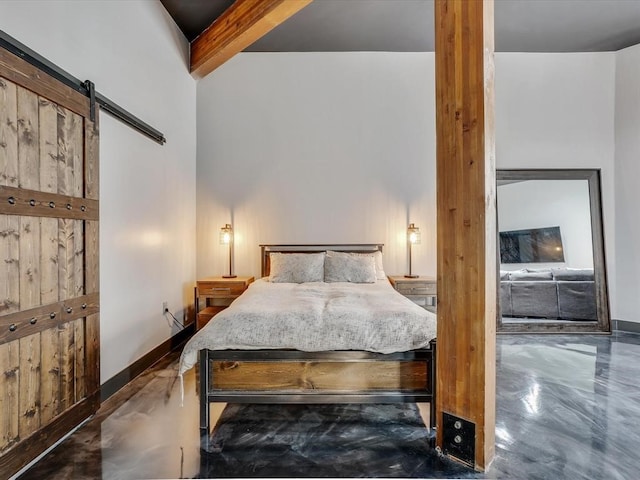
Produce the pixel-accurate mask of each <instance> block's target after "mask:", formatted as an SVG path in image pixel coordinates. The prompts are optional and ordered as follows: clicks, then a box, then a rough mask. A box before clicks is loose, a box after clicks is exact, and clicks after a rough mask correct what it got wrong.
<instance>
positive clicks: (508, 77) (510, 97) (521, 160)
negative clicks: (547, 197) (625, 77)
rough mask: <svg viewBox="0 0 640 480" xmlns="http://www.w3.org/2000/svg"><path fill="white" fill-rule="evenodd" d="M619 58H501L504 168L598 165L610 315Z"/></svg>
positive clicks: (499, 137)
mask: <svg viewBox="0 0 640 480" xmlns="http://www.w3.org/2000/svg"><path fill="white" fill-rule="evenodd" d="M615 55H616V54H615V53H614V52H604V53H550V54H549V53H498V54H496V85H495V89H496V165H497V168H499V169H519V168H520V169H522V168H599V169H601V182H602V185H601V191H602V204H603V224H604V231H605V253H606V258H607V260H608V261H607V272H608V282H609V294H610V304H611V313H612V316H613V318H619V317H618V309H617V305H616V302H615V298H616V268H617V262H616V261H615V259H616V257H615V255H614V254H615V243H616V230H615V229H616V210H615V188H614V182H615V173H614V152H615V144H614V109H615V59H616V57H615Z"/></svg>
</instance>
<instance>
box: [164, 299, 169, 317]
mask: <svg viewBox="0 0 640 480" xmlns="http://www.w3.org/2000/svg"><path fill="white" fill-rule="evenodd" d="M168 311H169V302H167V301H164V302H162V314H163V315H164V314H165V313H167V312H168Z"/></svg>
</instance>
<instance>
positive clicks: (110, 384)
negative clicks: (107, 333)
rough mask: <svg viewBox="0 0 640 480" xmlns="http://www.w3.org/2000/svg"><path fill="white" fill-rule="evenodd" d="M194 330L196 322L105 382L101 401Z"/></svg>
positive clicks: (168, 351) (173, 347)
mask: <svg viewBox="0 0 640 480" xmlns="http://www.w3.org/2000/svg"><path fill="white" fill-rule="evenodd" d="M194 330H195V322H194V323H191V324H190V325H187V326H186V327H185V329H184V330H181V331H179V332H178V333H176V334H175V335H174V336H173V337H171V338H169V339H167V340H165V341H164V342H162V343H161V344H160V345H158V346H157V347H156V348H154V349H153V350H151V351H150V352H149V353H147V354H146V355H144V356H142V357H140V358H139V359H138V360H136V361H135V362H133V363H132V364H131V365H129V366H128V367H127V368H125V369H124V370H122V371H121V372H119V373H117V374H115V375H114V376H113V377H111V378H110V379H109V380H107V381H106V382H104V383H103V384H102V386H101V389H100V390H101V391H100V401H101V402H104V401H105V400H106V399H108V398H109V397H111V396H112V395H113V394H114V393H116V392H117V391H118V390H120V389H121V388H122V387H124V386H125V385H126V384H127V383H129V382H130V381H131V380H133V379H134V378H136V377H137V376H138V375H140V374H141V373H142V372H144V371H145V370H146V369H147V368H149V367H150V366H152V365H153V364H154V363H156V362H157V361H158V360H160V359H161V358H162V357H164V356H165V355H167V354H168V353H170V352H171V351H173V350H174V349H176V348H177V347H179V346H180V345H181V344H182V343H184V342H185V341H186V340H187V339H188V338H189V337H190V336H191V335H192V334H193V332H194Z"/></svg>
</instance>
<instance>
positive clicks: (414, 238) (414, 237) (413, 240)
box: [405, 223, 420, 278]
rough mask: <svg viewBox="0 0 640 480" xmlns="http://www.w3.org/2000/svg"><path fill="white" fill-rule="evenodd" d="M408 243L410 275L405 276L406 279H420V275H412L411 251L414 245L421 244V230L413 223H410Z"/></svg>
mask: <svg viewBox="0 0 640 480" xmlns="http://www.w3.org/2000/svg"><path fill="white" fill-rule="evenodd" d="M407 241H408V242H409V274H408V275H405V277H406V278H418V277H419V276H420V275H413V274H412V273H411V249H412V247H413V245H419V244H420V229H419V228H418V227H416V226H415V224H413V223H410V224H409V228H407Z"/></svg>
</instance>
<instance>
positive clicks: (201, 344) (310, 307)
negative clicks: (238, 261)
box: [180, 280, 436, 375]
mask: <svg viewBox="0 0 640 480" xmlns="http://www.w3.org/2000/svg"><path fill="white" fill-rule="evenodd" d="M435 336H436V315H435V314H433V313H431V312H429V311H427V310H425V309H423V308H422V307H420V306H418V305H416V304H415V303H413V302H412V301H411V300H409V299H407V298H406V297H404V296H402V295H401V294H400V293H398V292H397V291H396V290H394V289H393V287H392V286H391V285H390V284H389V282H388V281H387V280H379V281H378V282H376V283H373V284H356V283H322V282H317V283H316V282H313V283H301V284H297V283H270V282H268V281H265V280H257V281H256V282H254V283H252V284H251V285H250V286H249V288H248V290H247V291H246V292H244V293H243V294H242V295H241V296H240V297H239V298H237V299H236V300H235V301H234V302H233V304H231V306H230V307H229V308H227V309H225V310H223V311H222V312H220V313H218V314H217V315H216V316H215V317H214V318H213V319H212V320H210V321H209V323H208V324H207V325H206V326H205V327H204V328H203V329H202V330H200V331H199V332H198V333H197V334H196V335H194V336H193V337H192V338H191V339H190V340H189V342H188V343H187V344H186V345H185V347H184V350H183V352H182V356H181V359H180V375H182V374H183V373H184V372H186V371H187V370H189V369H190V368H191V367H193V365H194V364H195V363H196V361H197V355H198V351H199V350H201V349H203V348H207V349H210V350H226V349H239V350H255V349H296V350H302V351H307V352H314V351H328V350H366V351H370V352H378V353H393V352H403V351H408V350H413V349H416V348H422V347H426V346H427V344H428V343H429V341H430V340H431V339H433V338H435Z"/></svg>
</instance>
